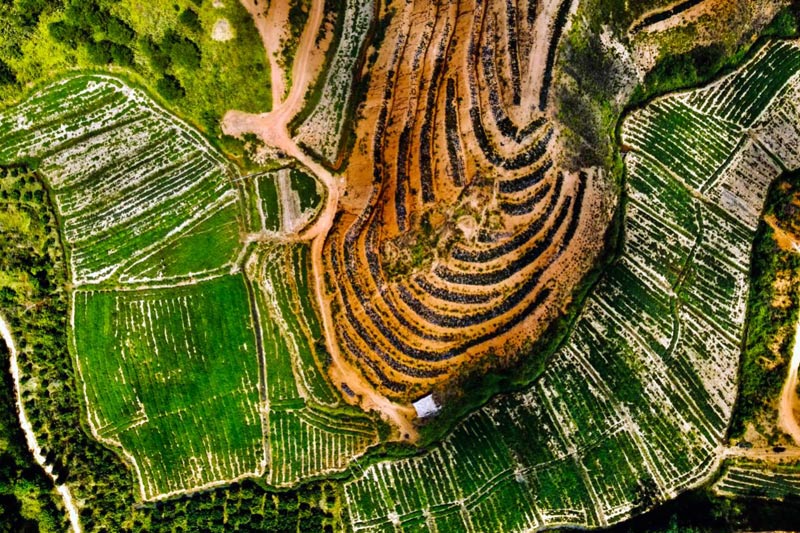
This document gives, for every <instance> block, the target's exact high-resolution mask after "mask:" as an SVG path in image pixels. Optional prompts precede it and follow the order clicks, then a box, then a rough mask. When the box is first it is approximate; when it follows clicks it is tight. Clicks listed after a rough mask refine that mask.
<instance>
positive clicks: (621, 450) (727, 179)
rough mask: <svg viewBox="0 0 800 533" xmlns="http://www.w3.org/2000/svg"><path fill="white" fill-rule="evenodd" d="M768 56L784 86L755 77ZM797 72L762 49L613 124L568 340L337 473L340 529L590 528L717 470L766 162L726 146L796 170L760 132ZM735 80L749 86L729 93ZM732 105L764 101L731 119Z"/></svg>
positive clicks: (794, 57) (776, 114)
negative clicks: (587, 289) (616, 200)
mask: <svg viewBox="0 0 800 533" xmlns="http://www.w3.org/2000/svg"><path fill="white" fill-rule="evenodd" d="M776 64H779V65H781V67H779V68H781V69H785V70H779V72H780V73H781V78H780V79H782V80H783V81H782V82H781V83H774V82H773V78H771V77H770V75H769V74H771V73H772V72H773V70H775V68H776V67H775V66H774V65H776ZM798 72H800V45H797V44H795V43H775V44H772V45H770V46H767V47H766V48H765V49H764V50H762V51H761V53H760V54H758V55H757V56H756V58H755V59H754V60H752V61H751V62H750V63H748V64H747V66H745V67H744V68H743V69H742V70H741V71H740V72H737V73H735V74H733V75H732V76H730V77H728V78H725V79H723V80H722V81H720V82H719V83H716V84H714V85H711V86H709V87H708V88H706V89H701V91H703V92H704V94H703V99H704V101H706V100H713V99H714V98H717V97H719V99H720V102H719V105H718V106H715V107H710V108H709V109H708V110H705V111H701V110H698V109H696V108H695V107H693V106H692V104H691V102H693V101H695V99H696V98H697V94H698V91H692V92H689V93H685V94H677V95H670V96H667V97H664V98H661V99H658V100H656V101H655V102H654V103H652V104H651V105H649V106H647V107H645V108H644V109H643V110H641V111H639V112H637V113H634V114H633V115H631V116H630V117H629V118H628V119H627V120H626V121H625V123H624V124H623V127H622V142H623V144H624V145H625V146H627V147H628V149H629V153H628V154H627V155H626V166H627V182H628V192H629V202H628V204H627V206H626V207H627V212H626V217H625V245H624V253H623V255H622V257H621V258H620V259H619V261H618V262H617V264H616V265H615V266H614V267H612V268H611V269H610V270H609V271H608V272H606V273H605V275H604V277H603V279H602V281H601V282H600V284H599V285H598V287H597V288H596V289H595V292H594V294H593V295H592V296H591V297H590V299H589V301H588V303H587V304H586V306H585V308H584V311H583V313H582V316H581V318H580V320H579V322H578V323H577V325H576V327H575V329H574V331H573V332H572V335H571V336H570V338H569V341H568V342H567V344H566V346H564V348H562V349H561V350H560V351H559V352H557V353H556V354H555V356H554V358H553V360H552V361H551V362H550V363H549V364H548V367H547V370H546V371H545V372H544V375H543V376H542V378H541V379H540V380H539V381H538V382H537V383H536V384H535V385H534V386H533V387H531V388H530V389H529V390H527V391H525V392H522V393H517V394H512V395H508V396H505V397H501V398H498V399H495V400H493V401H491V402H490V403H489V404H488V405H487V406H486V407H484V408H482V409H481V410H479V411H478V412H476V413H474V414H472V415H471V416H470V417H469V418H467V420H466V421H464V422H463V423H461V424H460V425H459V426H457V427H456V429H455V430H454V431H453V433H452V434H451V435H450V436H448V437H447V439H446V440H445V442H444V443H443V444H442V445H441V446H440V447H439V448H438V449H436V450H435V451H431V452H429V453H428V454H426V455H424V456H422V457H420V458H415V459H407V460H402V461H397V462H387V463H378V464H377V465H375V466H371V467H370V468H368V469H367V470H366V472H365V474H364V476H363V477H361V478H357V479H355V480H353V481H350V482H347V483H346V484H345V494H346V497H347V501H348V507H349V510H350V519H351V525H352V527H353V529H354V530H356V531H384V530H387V529H391V530H395V531H399V530H402V531H414V530H416V529H420V528H422V529H423V530H424V529H427V528H430V529H432V528H434V527H436V525H437V524H439V522H440V520H445V518H443V517H446V520H447V523H448V527H451V528H453V529H452V530H453V531H458V530H464V531H468V530H470V528H475V529H477V530H480V531H495V530H502V531H529V530H532V529H537V528H540V527H552V526H557V525H569V524H572V525H576V526H586V525H589V526H603V525H606V524H609V523H613V522H617V521H619V520H621V519H623V518H624V517H627V516H629V515H630V514H631V513H633V512H635V511H636V510H637V509H639V508H642V507H646V506H649V505H651V504H652V502H653V501H654V500H657V499H663V498H667V497H668V495H670V494H674V493H676V492H678V491H681V490H684V489H685V488H686V487H689V486H692V485H694V484H696V483H698V482H699V481H701V480H702V479H704V478H706V477H708V476H709V475H710V474H711V473H712V472H713V471H714V469H715V467H716V464H717V450H718V447H719V446H720V444H721V442H722V441H723V438H724V434H725V430H726V427H727V424H728V421H729V420H730V416H731V411H732V407H733V400H734V396H735V392H736V389H735V387H736V371H737V367H738V361H739V342H740V341H739V339H740V338H741V335H742V330H743V324H744V309H745V300H746V295H747V284H748V266H749V258H750V246H751V243H752V241H753V236H754V232H755V222H756V221H757V216H758V213H759V212H760V210H761V206H762V204H763V202H764V198H765V195H766V192H767V186H768V185H769V183H770V182H771V181H772V180H773V179H775V178H777V176H778V175H779V173H780V169H779V168H778V167H776V166H774V165H772V166H770V165H763V163H762V164H758V165H755V164H753V163H754V161H759V160H761V159H764V158H763V157H762V158H756V157H744V156H742V155H740V154H745V153H747V150H750V149H751V144H750V143H752V142H754V141H755V142H756V144H758V145H759V146H762V148H761V149H762V150H763V145H767V146H776V148H775V150H774V152H772V153H774V154H777V156H776V157H780V159H781V161H782V162H783V165H784V166H785V168H794V167H796V166H798V165H797V163H796V162H795V161H797V156H796V155H795V154H794V153H792V152H791V151H790V150H789V147H790V146H797V144H796V143H797V140H796V137H794V136H793V137H791V139H792V140H793V142H794V143H795V144H793V145H792V144H789V143H788V142H786V141H787V139H785V138H784V140H783V141H781V140H779V139H776V137H775V133H776V130H778V129H780V133H781V134H783V135H788V134H787V133H786V130H785V128H779V127H778V126H779V124H776V122H777V121H779V120H785V119H786V118H787V116H788V117H797V119H798V120H800V113H798V106H797V94H798V93H797V91H798V90H799V88H798V86H797V85H796V81H795V80H796V79H797V73H798ZM736 77H746V78H748V79H749V78H752V79H754V80H759V82H760V83H761V84H760V85H758V86H757V87H756V88H753V89H750V90H749V91H748V92H747V95H746V96H744V95H739V94H734V93H731V94H730V95H728V92H730V91H729V89H728V88H729V87H730V86H732V85H733V84H732V82H731V81H730V80H731V79H734V78H736ZM790 80H791V81H790ZM718 92H719V93H720V94H719V96H718ZM729 98H733V99H736V102H737V104H736V105H739V106H742V107H743V108H746V109H750V105H749V100H748V98H749V99H758V100H759V102H761V104H759V105H761V106H762V108H760V112H759V113H758V115H757V116H756V115H753V114H747V113H745V112H742V113H741V114H735V115H731V114H730V113H729V112H728V111H727V110H728V109H729V107H730V106H729V105H726V104H725V103H726V102H727V101H728V99H729ZM767 104H768V105H767ZM733 116H735V117H739V122H734V121H732V120H731V118H732V117H733ZM792 131H794V130H792ZM754 137H755V138H756V139H754ZM748 140H749V141H750V143H748ZM761 143H763V144H761ZM781 150H783V152H782V151H781ZM784 154H786V155H784ZM767 159H769V158H767ZM743 165H752V166H751V167H747V166H743ZM764 169H772V170H771V171H767V172H765V171H764ZM743 180H749V182H743ZM759 180H761V181H759ZM687 428H690V429H689V430H688V431H687ZM407 472H414V474H413V475H411V476H408V475H407V474H406V473H407ZM443 472H446V473H447V475H442V474H441V473H443ZM434 478H435V479H437V483H435V484H430V485H428V484H423V485H420V484H419V483H417V481H416V480H418V479H434ZM724 483H733V481H730V482H723V484H722V485H720V486H721V487H723V489H724V487H726V486H727V485H725V484H724ZM723 489H721V490H723ZM454 507H455V508H456V509H457V511H456V512H455V513H454V512H453V508H454ZM511 507H513V508H517V509H519V510H520V511H519V512H517V513H508V512H507V509H509V508H511Z"/></svg>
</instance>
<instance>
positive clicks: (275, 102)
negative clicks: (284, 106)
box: [241, 0, 289, 108]
mask: <svg viewBox="0 0 800 533" xmlns="http://www.w3.org/2000/svg"><path fill="white" fill-rule="evenodd" d="M241 1H242V5H243V6H244V8H245V9H246V10H247V12H248V13H250V16H251V17H252V18H253V22H255V25H256V29H257V30H258V34H259V35H260V36H261V42H262V44H263V45H264V50H265V51H266V53H267V61H269V73H270V87H271V88H272V107H273V108H275V107H277V106H279V105H280V103H281V101H282V100H283V95H284V93H285V92H286V86H285V84H284V79H283V70H282V69H281V68H280V65H278V54H279V53H280V46H281V35H282V33H283V31H282V30H283V28H284V24H285V22H286V21H288V20H289V2H267V4H268V5H269V7H268V8H264V7H263V6H264V2H263V0H262V5H261V6H259V5H258V0H241ZM276 26H277V27H276Z"/></svg>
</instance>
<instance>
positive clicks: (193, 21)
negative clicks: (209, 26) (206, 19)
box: [178, 7, 203, 32]
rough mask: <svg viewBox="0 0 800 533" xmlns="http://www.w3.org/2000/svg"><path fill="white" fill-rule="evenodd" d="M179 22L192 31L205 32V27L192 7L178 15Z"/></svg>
mask: <svg viewBox="0 0 800 533" xmlns="http://www.w3.org/2000/svg"><path fill="white" fill-rule="evenodd" d="M178 21H179V22H180V23H181V24H183V25H184V26H186V27H187V28H189V29H190V30H192V31H196V32H200V31H203V26H202V25H201V24H200V17H198V16H197V12H196V11H195V10H193V9H192V8H190V7H187V8H186V9H184V10H183V11H182V12H181V14H180V15H178Z"/></svg>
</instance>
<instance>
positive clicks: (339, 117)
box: [296, 0, 375, 164]
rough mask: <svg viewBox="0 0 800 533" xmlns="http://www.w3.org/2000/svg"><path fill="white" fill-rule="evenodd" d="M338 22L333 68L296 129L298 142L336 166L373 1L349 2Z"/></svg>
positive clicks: (331, 59) (356, 0)
mask: <svg viewBox="0 0 800 533" xmlns="http://www.w3.org/2000/svg"><path fill="white" fill-rule="evenodd" d="M345 4H346V7H345V8H344V9H343V10H342V13H340V15H339V18H338V19H337V26H336V35H337V37H338V40H337V42H335V43H334V45H332V47H331V49H332V50H333V53H332V57H331V58H330V64H329V65H328V68H327V69H326V70H325V71H324V77H322V79H321V80H317V87H315V88H314V89H313V91H314V92H313V93H312V96H311V99H312V100H313V99H316V100H317V101H316V102H314V104H315V105H314V107H313V110H312V111H311V112H310V113H309V114H308V117H306V118H305V120H303V122H302V124H301V125H300V126H299V127H298V128H297V131H296V134H297V135H296V140H297V142H298V143H299V144H300V145H302V146H303V147H305V148H307V149H308V150H310V151H311V152H313V153H315V154H317V155H318V156H319V157H321V158H322V159H323V160H324V161H326V162H328V163H329V164H334V163H336V162H337V159H338V157H339V151H340V150H341V148H342V141H343V139H344V137H345V136H344V130H345V127H346V126H347V119H348V118H350V117H349V114H348V111H349V109H350V107H351V105H352V99H353V89H354V88H353V77H354V74H355V70H356V68H357V66H358V61H359V57H360V54H361V51H362V49H363V47H364V43H365V40H366V37H367V32H368V31H369V28H370V25H371V24H372V22H373V19H374V16H375V7H374V5H373V2H372V1H371V0H347V1H346V2H345Z"/></svg>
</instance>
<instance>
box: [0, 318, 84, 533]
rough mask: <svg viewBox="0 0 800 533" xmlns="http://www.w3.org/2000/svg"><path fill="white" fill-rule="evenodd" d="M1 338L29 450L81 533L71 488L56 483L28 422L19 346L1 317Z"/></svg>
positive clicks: (72, 524)
mask: <svg viewBox="0 0 800 533" xmlns="http://www.w3.org/2000/svg"><path fill="white" fill-rule="evenodd" d="M0 336H2V337H3V340H4V341H5V342H6V346H8V352H9V354H10V364H11V377H12V379H13V380H14V399H15V400H16V402H17V411H18V413H19V423H20V426H22V432H23V433H24V434H25V440H26V441H27V444H28V449H29V450H30V451H31V453H32V454H33V458H34V459H36V462H37V463H39V466H41V467H42V469H43V470H44V471H45V473H46V474H47V476H48V477H49V478H50V479H51V480H53V485H55V488H56V490H57V491H58V493H59V494H60V495H61V499H62V500H64V507H65V508H66V509H67V514H68V516H69V522H70V525H71V526H72V531H73V532H74V533H81V524H80V520H79V514H78V508H77V507H76V506H75V502H74V501H73V499H72V493H71V492H70V491H69V487H67V486H66V485H58V484H57V483H56V478H55V476H54V475H53V465H48V464H47V461H46V459H45V456H44V454H43V453H42V448H41V447H40V446H39V443H38V442H37V441H36V435H34V433H33V426H31V423H30V420H28V415H27V414H26V413H25V407H24V405H23V404H22V396H21V391H20V377H19V365H18V364H17V345H16V344H15V343H14V338H13V337H12V336H11V330H10V329H9V328H8V324H6V321H5V319H4V318H3V317H2V316H0Z"/></svg>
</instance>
